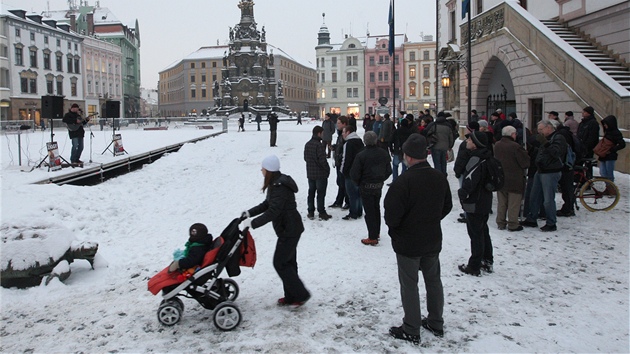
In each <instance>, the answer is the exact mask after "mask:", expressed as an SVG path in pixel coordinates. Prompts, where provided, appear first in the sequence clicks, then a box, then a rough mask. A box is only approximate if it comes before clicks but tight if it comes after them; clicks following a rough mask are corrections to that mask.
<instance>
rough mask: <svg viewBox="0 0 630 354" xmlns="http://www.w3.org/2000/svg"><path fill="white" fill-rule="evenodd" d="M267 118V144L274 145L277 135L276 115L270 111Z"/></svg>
mask: <svg viewBox="0 0 630 354" xmlns="http://www.w3.org/2000/svg"><path fill="white" fill-rule="evenodd" d="M268 118H269V131H270V132H271V133H270V134H271V136H270V141H269V145H270V146H271V147H276V146H278V145H276V138H277V137H278V115H277V114H275V113H273V112H271V113H270V114H269V116H268Z"/></svg>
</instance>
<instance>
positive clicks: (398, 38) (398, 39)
mask: <svg viewBox="0 0 630 354" xmlns="http://www.w3.org/2000/svg"><path fill="white" fill-rule="evenodd" d="M382 39H387V40H389V35H388V34H383V35H379V36H374V35H370V36H369V37H368V38H367V48H368V49H372V48H376V43H377V42H378V41H380V40H382ZM403 43H405V35H404V34H396V35H394V44H395V47H400V46H402V44H403Z"/></svg>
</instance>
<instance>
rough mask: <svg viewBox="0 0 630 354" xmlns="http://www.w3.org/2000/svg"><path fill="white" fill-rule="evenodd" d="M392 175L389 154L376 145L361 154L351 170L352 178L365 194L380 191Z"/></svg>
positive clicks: (366, 148) (368, 147)
mask: <svg viewBox="0 0 630 354" xmlns="http://www.w3.org/2000/svg"><path fill="white" fill-rule="evenodd" d="M391 174H392V164H391V160H390V158H389V154H388V153H387V152H386V151H385V150H383V149H381V148H379V147H377V146H376V145H371V146H367V147H365V149H363V151H361V152H359V153H358V154H357V157H356V158H355V159H354V162H353V163H352V168H351V169H350V178H352V180H353V181H354V183H356V185H357V186H359V188H361V191H363V192H369V190H379V191H380V190H381V188H383V182H385V180H387V179H388V178H389V176H390V175H391Z"/></svg>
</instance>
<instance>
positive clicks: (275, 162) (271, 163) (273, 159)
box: [262, 155, 280, 172]
mask: <svg viewBox="0 0 630 354" xmlns="http://www.w3.org/2000/svg"><path fill="white" fill-rule="evenodd" d="M262 168H264V169H265V170H267V171H269V172H278V171H280V159H278V156H276V155H269V156H267V157H265V159H264V160H263V162H262Z"/></svg>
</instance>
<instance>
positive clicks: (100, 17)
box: [93, 7, 134, 28]
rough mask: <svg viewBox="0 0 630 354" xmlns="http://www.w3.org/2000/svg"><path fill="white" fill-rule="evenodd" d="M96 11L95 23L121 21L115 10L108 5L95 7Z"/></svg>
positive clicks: (102, 23)
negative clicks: (107, 6)
mask: <svg viewBox="0 0 630 354" xmlns="http://www.w3.org/2000/svg"><path fill="white" fill-rule="evenodd" d="M93 12H94V24H95V25H97V24H98V25H104V24H108V23H121V24H122V22H120V20H118V18H117V17H116V15H114V13H113V12H111V11H110V10H109V9H108V8H106V7H98V8H94V10H93ZM133 27H134V26H131V27H130V28H133Z"/></svg>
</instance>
